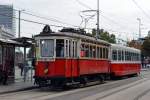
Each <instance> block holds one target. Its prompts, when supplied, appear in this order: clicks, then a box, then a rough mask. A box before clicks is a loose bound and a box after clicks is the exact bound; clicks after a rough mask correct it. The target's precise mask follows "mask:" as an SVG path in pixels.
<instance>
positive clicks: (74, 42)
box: [72, 41, 85, 57]
mask: <svg viewBox="0 0 150 100" xmlns="http://www.w3.org/2000/svg"><path fill="white" fill-rule="evenodd" d="M72 47H73V48H72V49H73V50H72V54H73V57H77V42H76V41H73V42H72ZM84 50H85V47H84ZM84 56H85V55H84Z"/></svg>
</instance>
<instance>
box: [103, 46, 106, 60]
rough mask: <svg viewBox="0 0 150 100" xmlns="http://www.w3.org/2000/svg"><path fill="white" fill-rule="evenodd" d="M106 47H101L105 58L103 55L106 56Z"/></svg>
mask: <svg viewBox="0 0 150 100" xmlns="http://www.w3.org/2000/svg"><path fill="white" fill-rule="evenodd" d="M105 52H106V49H105V48H103V58H105V56H106V53H105Z"/></svg>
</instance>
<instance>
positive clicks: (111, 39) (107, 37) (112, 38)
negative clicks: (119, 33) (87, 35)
mask: <svg viewBox="0 0 150 100" xmlns="http://www.w3.org/2000/svg"><path fill="white" fill-rule="evenodd" d="M96 31H97V30H96V29H93V30H92V35H93V36H95V35H96ZM98 37H99V38H100V39H102V40H105V41H108V42H109V43H116V37H115V35H114V34H109V32H107V31H104V29H101V30H99V33H98Z"/></svg>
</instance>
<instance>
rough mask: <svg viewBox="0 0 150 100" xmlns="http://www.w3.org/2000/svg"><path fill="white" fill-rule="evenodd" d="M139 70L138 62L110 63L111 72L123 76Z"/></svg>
mask: <svg viewBox="0 0 150 100" xmlns="http://www.w3.org/2000/svg"><path fill="white" fill-rule="evenodd" d="M139 72H140V64H139V63H113V64H111V73H113V74H114V75H115V76H125V75H131V74H136V73H139Z"/></svg>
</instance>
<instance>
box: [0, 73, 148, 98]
mask: <svg viewBox="0 0 150 100" xmlns="http://www.w3.org/2000/svg"><path fill="white" fill-rule="evenodd" d="M148 97H150V71H143V72H142V73H141V75H140V76H139V77H132V78H125V79H121V80H115V81H108V82H106V83H104V84H99V85H94V86H88V87H84V88H77V89H70V90H65V91H56V90H51V89H48V88H43V89H33V90H29V91H21V92H15V93H9V94H4V95H0V100H149V99H148Z"/></svg>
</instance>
